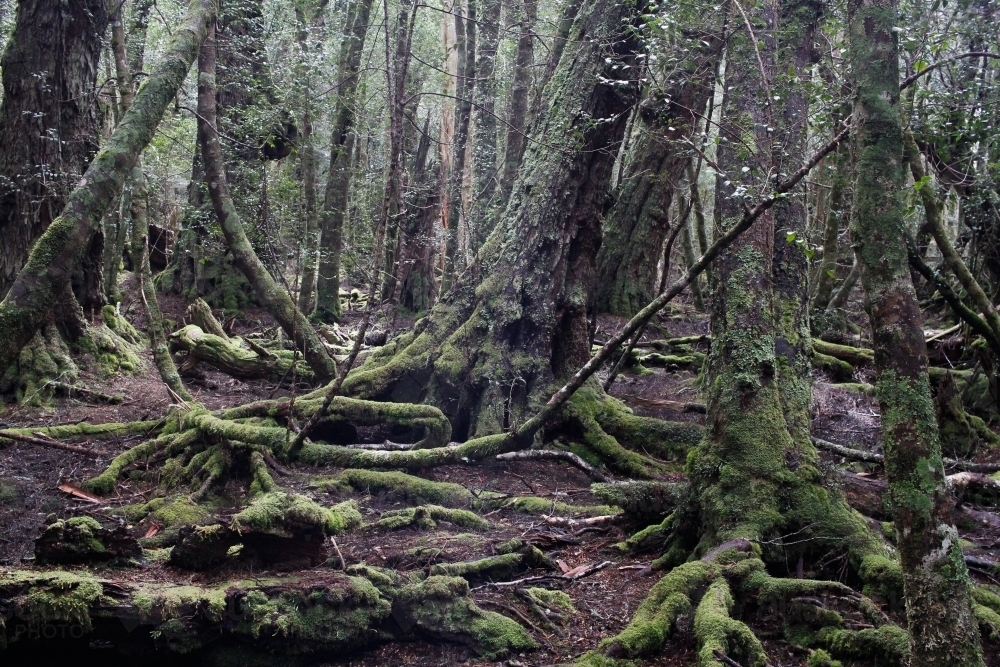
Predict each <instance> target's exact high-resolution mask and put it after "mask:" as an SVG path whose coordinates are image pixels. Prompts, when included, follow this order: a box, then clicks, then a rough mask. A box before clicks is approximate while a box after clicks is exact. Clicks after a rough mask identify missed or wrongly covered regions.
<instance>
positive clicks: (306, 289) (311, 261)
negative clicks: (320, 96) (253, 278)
mask: <svg viewBox="0 0 1000 667" xmlns="http://www.w3.org/2000/svg"><path fill="white" fill-rule="evenodd" d="M324 9H326V0H321V1H320V2H317V3H316V4H315V6H314V7H313V8H312V10H313V13H312V17H311V18H310V22H309V23H307V22H306V16H305V12H304V11H303V9H302V8H301V7H299V8H297V9H296V10H295V13H296V18H297V20H298V22H299V35H298V43H299V57H300V58H301V59H302V63H301V70H302V71H301V72H300V77H301V79H302V81H301V86H302V87H301V90H300V95H301V98H302V99H301V101H300V104H301V105H302V129H301V130H300V131H299V136H300V137H301V139H300V140H299V165H300V169H301V173H302V214H303V218H304V220H303V222H304V223H305V224H304V225H303V226H304V234H303V236H304V237H305V238H304V240H303V248H302V255H303V258H302V277H301V280H300V281H299V299H298V301H299V310H301V311H302V312H303V313H305V314H306V315H310V314H311V313H312V312H313V310H314V309H315V307H316V275H317V271H318V263H319V256H318V253H319V221H318V219H317V213H316V146H315V139H314V138H313V125H312V122H313V114H314V109H313V107H314V106H315V104H314V103H313V99H312V95H313V93H312V82H311V81H312V75H313V70H314V68H315V65H314V64H313V63H312V62H310V57H311V51H312V50H311V49H310V48H309V47H310V37H311V38H312V43H313V47H314V50H315V51H316V52H317V54H318V53H320V52H321V51H322V48H323V30H324V23H323V10H324ZM310 33H314V34H312V35H310Z"/></svg>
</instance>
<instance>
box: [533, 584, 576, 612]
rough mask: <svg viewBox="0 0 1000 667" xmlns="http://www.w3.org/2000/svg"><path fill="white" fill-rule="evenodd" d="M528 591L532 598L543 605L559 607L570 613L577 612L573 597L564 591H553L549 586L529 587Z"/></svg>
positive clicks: (551, 607)
mask: <svg viewBox="0 0 1000 667" xmlns="http://www.w3.org/2000/svg"><path fill="white" fill-rule="evenodd" d="M527 591H528V595H530V596H531V599H532V600H534V601H535V602H536V603H538V604H539V605H541V606H543V607H548V608H549V609H557V610H560V611H564V612H566V613H569V614H575V613H576V607H575V606H574V605H573V599H572V598H571V597H570V596H569V595H567V594H566V593H564V592H563V591H553V590H549V589H548V588H529V589H527Z"/></svg>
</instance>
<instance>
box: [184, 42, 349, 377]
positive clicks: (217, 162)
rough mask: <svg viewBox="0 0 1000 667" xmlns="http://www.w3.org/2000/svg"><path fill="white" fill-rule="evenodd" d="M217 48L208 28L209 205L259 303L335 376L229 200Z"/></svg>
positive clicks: (202, 132)
mask: <svg viewBox="0 0 1000 667" xmlns="http://www.w3.org/2000/svg"><path fill="white" fill-rule="evenodd" d="M215 70H216V50H215V30H214V27H213V28H212V29H210V30H209V34H208V36H207V37H206V38H205V41H204V44H202V47H201V52H200V53H199V55H198V143H199V145H200V147H201V152H202V158H203V159H204V162H205V177H206V180H207V182H208V190H209V194H210V196H211V198H212V206H213V208H214V209H215V215H216V216H217V217H218V220H219V226H220V227H221V228H222V233H223V235H224V236H225V237H226V243H227V244H228V246H229V248H230V250H231V251H232V253H233V259H234V261H235V263H236V265H237V267H239V269H240V271H241V272H242V273H243V275H244V276H245V277H246V279H247V280H248V281H249V282H250V284H251V286H252V287H253V290H254V293H255V294H256V296H257V299H258V300H259V301H260V303H261V305H262V306H263V307H264V308H266V309H267V310H268V312H270V313H271V315H273V316H274V319H275V320H277V321H278V323H279V324H280V325H281V328H282V329H284V331H285V333H286V334H287V335H288V336H289V338H291V339H292V340H294V341H295V345H296V347H297V348H298V349H300V350H301V351H302V354H303V356H304V357H305V359H306V362H307V363H308V364H309V367H310V368H312V369H313V373H315V375H316V377H317V378H319V379H320V380H324V381H325V380H329V379H331V378H333V377H335V376H336V373H337V368H336V363H335V362H334V360H333V358H332V357H331V356H330V354H329V353H328V352H327V350H326V347H325V346H324V345H323V341H322V340H320V338H319V335H318V334H317V333H316V331H315V330H314V329H313V328H312V325H311V324H310V323H309V321H308V320H307V319H306V318H305V316H304V315H303V314H302V312H301V311H300V310H299V309H298V308H296V306H295V303H294V302H293V301H292V297H291V295H289V294H288V292H287V291H285V289H284V288H283V287H282V286H280V285H279V284H278V283H277V281H275V279H274V278H273V277H272V276H271V274H270V273H269V272H268V270H267V268H266V267H265V266H264V264H263V263H262V262H261V261H260V258H259V257H258V256H257V253H256V252H254V249H253V246H252V245H251V243H250V239H249V238H248V237H247V234H246V231H245V230H244V228H243V222H242V221H241V219H240V215H239V213H238V212H237V211H236V207H235V205H234V204H233V199H232V195H231V194H230V192H229V184H228V182H227V179H226V172H225V169H224V167H223V161H222V150H221V147H220V143H221V142H220V140H219V133H218V131H217V130H216V127H217V125H216V118H217V115H216V89H215Z"/></svg>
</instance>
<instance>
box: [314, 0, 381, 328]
mask: <svg viewBox="0 0 1000 667" xmlns="http://www.w3.org/2000/svg"><path fill="white" fill-rule="evenodd" d="M371 7H372V0H356V2H355V3H354V4H352V5H351V8H350V9H349V10H348V16H350V17H353V18H352V19H351V24H350V26H351V29H350V31H349V32H348V33H347V34H346V35H345V36H344V41H343V42H342V43H341V45H340V67H339V68H338V77H339V79H340V81H339V85H338V86H337V97H336V102H335V110H334V115H333V118H334V126H333V141H332V145H331V147H330V174H329V177H328V180H327V182H326V191H325V193H324V199H323V208H322V210H321V211H320V217H319V227H320V260H319V275H318V276H317V279H318V280H317V288H316V316H317V317H318V318H319V319H320V320H322V321H324V322H334V321H336V320H338V319H339V318H340V252H341V248H342V246H343V237H344V216H345V214H346V213H347V193H348V191H349V190H350V186H351V176H352V175H353V171H352V169H351V148H352V147H353V140H352V136H353V134H352V133H353V127H354V106H355V98H356V93H357V89H358V71H359V70H360V68H361V54H362V52H363V51H364V47H365V36H366V35H367V34H368V20H369V16H370V14H371Z"/></svg>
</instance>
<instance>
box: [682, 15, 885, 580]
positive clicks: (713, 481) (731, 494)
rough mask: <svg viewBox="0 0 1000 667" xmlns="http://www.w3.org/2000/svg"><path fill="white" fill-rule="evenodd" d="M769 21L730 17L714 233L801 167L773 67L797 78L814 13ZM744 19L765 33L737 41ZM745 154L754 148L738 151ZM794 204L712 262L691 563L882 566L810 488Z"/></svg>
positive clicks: (744, 34)
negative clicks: (755, 548)
mask: <svg viewBox="0 0 1000 667" xmlns="http://www.w3.org/2000/svg"><path fill="white" fill-rule="evenodd" d="M784 7H788V5H782V8H784ZM779 11H780V10H779V7H778V6H777V5H775V4H766V5H762V6H757V7H756V8H755V9H753V10H752V13H750V15H749V16H748V17H746V18H745V19H744V17H743V16H741V15H740V14H736V16H737V18H736V19H735V21H736V22H737V26H738V28H737V29H735V30H734V34H733V35H732V37H731V38H730V41H729V51H728V62H729V66H727V68H726V82H725V84H726V97H725V100H724V102H723V118H724V119H725V120H724V122H723V124H722V135H723V137H724V140H723V142H722V143H721V145H720V151H719V158H718V164H719V165H720V167H721V168H722V170H723V171H724V173H726V174H727V175H735V174H740V176H738V177H733V176H730V177H732V178H733V182H732V183H731V184H730V185H729V186H727V187H728V189H729V191H722V192H720V193H719V196H718V197H717V202H718V206H719V207H720V208H721V210H720V219H721V220H722V221H723V225H724V226H723V228H722V229H721V230H719V231H721V232H724V231H725V229H726V227H725V225H727V224H732V222H731V221H735V220H739V219H740V217H741V216H742V215H743V206H744V204H745V203H749V201H752V199H753V198H754V197H756V196H758V193H760V192H765V193H766V192H767V191H768V188H769V187H770V185H769V183H768V180H769V174H772V173H777V172H782V173H787V172H792V171H794V170H795V168H794V167H793V166H792V165H794V164H801V162H800V161H801V160H802V152H803V147H804V141H805V127H806V126H805V121H806V119H807V118H808V114H807V111H808V108H807V107H806V98H805V92H804V91H802V90H799V88H798V85H797V84H796V83H795V82H796V81H801V80H802V77H801V76H798V77H790V76H789V77H786V76H785V74H784V65H783V67H782V69H781V70H779V69H778V66H777V63H778V62H781V63H786V62H787V58H790V59H792V61H793V62H794V64H795V67H796V69H797V70H799V71H800V72H802V71H805V70H806V68H807V67H808V65H809V62H810V57H809V56H810V54H811V49H812V39H811V38H812V34H813V31H814V30H815V25H816V20H817V16H816V15H815V13H813V12H809V13H804V12H801V11H793V12H790V13H789V14H788V15H787V16H782V15H779ZM779 21H780V24H779ZM746 23H750V24H751V25H753V26H754V27H755V29H756V30H759V31H760V32H759V33H758V37H759V36H760V35H765V37H761V38H760V40H759V41H758V39H757V38H756V37H754V36H751V35H749V34H748V30H747V27H746ZM779 25H780V29H776V28H778V27H779ZM779 36H780V38H779ZM779 54H781V55H782V56H787V58H785V59H781V60H779ZM799 85H800V84H799ZM737 140H738V141H737ZM747 144H750V145H752V146H754V148H755V150H754V152H748V151H746V150H744V146H746V145H747ZM786 151H787V153H786ZM737 179H738V180H737ZM721 185H722V184H721V183H720V186H721ZM801 197H802V195H801V193H799V192H793V193H791V194H790V196H789V203H787V204H786V205H784V206H782V207H781V208H778V207H776V208H775V209H772V211H771V212H770V214H769V213H765V214H764V215H762V216H761V218H760V219H758V220H757V222H756V223H755V224H754V226H753V227H751V228H750V229H749V230H747V231H746V232H745V233H744V234H743V235H742V236H740V237H739V239H737V240H736V241H735V242H734V243H733V244H732V245H731V246H730V247H729V248H727V249H726V250H724V251H723V252H722V253H721V254H720V255H719V258H718V259H717V261H716V263H715V268H714V271H713V274H712V280H713V298H712V347H711V352H710V354H709V357H708V360H707V362H706V370H705V372H706V375H707V380H708V388H707V392H706V393H707V396H706V398H707V413H708V414H707V427H706V433H705V438H704V440H703V441H702V443H701V444H700V445H699V447H698V449H697V450H696V452H695V454H694V455H693V456H692V457H691V458H689V460H688V470H689V476H690V478H691V483H692V487H693V490H694V494H695V495H694V497H695V498H696V499H697V508H698V513H697V516H698V523H697V525H698V526H700V531H699V538H700V541H699V542H698V544H697V553H698V554H704V553H706V552H708V551H710V550H711V549H713V548H715V547H716V546H718V545H719V544H722V543H725V542H726V541H728V540H732V539H741V538H742V539H749V540H762V545H763V559H764V560H765V562H766V561H769V560H774V561H780V562H785V560H786V559H792V562H794V560H795V559H796V557H798V556H800V555H801V556H803V557H806V556H809V554H817V555H818V554H823V553H826V552H827V551H829V550H831V549H836V550H840V551H841V552H842V551H843V550H846V551H847V554H848V556H849V562H850V564H851V565H852V566H853V567H855V568H860V567H861V565H862V562H863V561H864V559H865V558H867V557H871V556H878V557H883V554H884V549H883V547H882V545H881V544H880V542H879V540H878V539H877V538H875V537H874V536H873V534H872V533H871V532H870V529H869V528H868V526H867V524H866V523H865V521H864V519H863V518H862V517H861V516H860V515H858V514H857V513H855V512H853V511H852V510H851V509H850V508H849V507H848V506H847V504H846V503H845V502H844V500H843V498H842V497H841V496H840V494H839V493H838V492H836V491H830V490H827V489H825V488H824V487H823V486H822V481H821V477H820V475H819V473H818V468H817V466H818V463H819V457H818V456H817V453H816V450H815V448H814V447H813V445H812V443H811V441H810V439H809V406H810V402H811V387H810V378H809V371H810V367H809V362H810V352H811V341H810V338H809V330H808V318H807V316H806V307H807V301H806V291H805V290H806V284H807V281H806V264H805V255H804V252H803V250H802V249H801V247H800V246H799V245H798V244H796V243H794V242H790V241H789V240H788V235H789V233H791V232H794V233H796V234H798V233H799V231H797V230H801V229H802V228H804V223H805V221H804V213H805V211H804V205H803V203H802V200H801ZM751 498H752V499H753V500H752V502H748V499H751ZM790 533H794V534H795V535H796V536H798V537H797V539H798V541H797V542H796V544H795V545H782V546H777V545H778V544H780V543H781V539H780V536H782V535H787V534H790ZM677 539H678V542H677V546H678V547H681V548H680V551H679V552H678V553H680V554H687V553H688V551H687V550H688V549H689V548H690V547H691V546H694V544H685V538H684V536H683V535H679V536H678V538H677ZM774 540H777V541H774ZM678 553H675V554H674V557H676V556H677V555H678ZM809 558H812V556H809Z"/></svg>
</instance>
